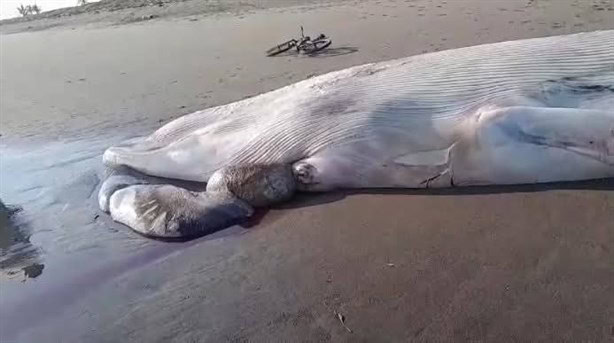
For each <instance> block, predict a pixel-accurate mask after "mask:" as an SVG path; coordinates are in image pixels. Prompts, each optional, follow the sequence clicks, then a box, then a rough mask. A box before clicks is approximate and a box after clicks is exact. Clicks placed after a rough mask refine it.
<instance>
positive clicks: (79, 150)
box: [0, 128, 236, 338]
mask: <svg viewBox="0 0 614 343" xmlns="http://www.w3.org/2000/svg"><path fill="white" fill-rule="evenodd" d="M146 129H147V128H145V129H143V128H139V129H130V128H124V129H116V130H107V132H108V133H106V134H98V135H95V136H94V135H88V136H80V137H78V138H74V137H73V138H71V139H70V140H68V139H63V140H62V139H58V140H53V141H51V140H46V141H45V140H39V141H38V142H36V143H33V142H32V141H30V142H23V141H19V140H13V141H10V142H8V141H6V140H5V141H4V142H2V144H0V156H1V157H2V159H1V163H0V190H1V193H0V199H2V201H3V202H4V203H6V204H7V205H9V206H16V207H18V208H20V210H19V211H17V213H15V214H13V215H11V216H10V221H7V222H4V223H3V225H2V227H1V228H0V243H1V244H0V287H1V288H2V297H1V298H0V301H1V305H0V317H2V318H3V320H2V325H1V326H2V328H1V329H2V330H0V331H3V337H7V338H10V337H12V335H16V334H18V333H19V332H20V331H21V330H22V329H25V328H26V327H28V326H30V325H33V324H36V322H37V321H40V320H42V319H44V318H45V317H46V316H49V315H52V314H54V313H57V312H58V311H61V310H62V308H65V307H67V306H69V305H70V304H71V303H72V302H74V301H77V300H78V299H79V298H80V297H81V296H83V295H85V294H86V293H87V292H89V291H90V290H91V289H94V288H95V286H97V285H100V284H101V283H104V282H105V281H106V280H109V279H111V278H113V277H116V276H118V275H120V274H123V273H125V272H127V271H129V270H131V269H132V268H137V267H140V266H143V265H145V264H147V263H151V262H153V261H156V260H158V259H160V258H162V257H164V256H167V255H168V254H170V253H172V252H174V251H176V250H177V249H180V248H183V247H185V245H189V244H193V243H176V244H168V243H165V242H159V241H154V240H149V239H144V238H143V237H142V236H139V235H138V234H136V233H134V232H132V231H131V230H129V229H128V228H127V227H125V226H122V225H119V224H117V223H114V222H113V221H112V220H111V219H110V217H109V216H108V215H106V214H104V213H102V212H101V211H100V210H99V209H98V204H97V194H98V189H99V186H100V182H101V178H102V175H103V172H104V167H103V165H102V163H101V162H102V161H101V157H102V153H103V151H104V149H105V148H106V147H108V146H110V145H111V144H114V143H117V142H120V141H122V140H125V139H128V138H131V137H134V136H135V135H136V134H135V132H136V131H141V130H143V131H144V130H146ZM109 132H110V133H109ZM235 230H236V229H235ZM231 231H232V230H231ZM226 233H228V231H227V232H226ZM223 234H224V233H222V235H223Z"/></svg>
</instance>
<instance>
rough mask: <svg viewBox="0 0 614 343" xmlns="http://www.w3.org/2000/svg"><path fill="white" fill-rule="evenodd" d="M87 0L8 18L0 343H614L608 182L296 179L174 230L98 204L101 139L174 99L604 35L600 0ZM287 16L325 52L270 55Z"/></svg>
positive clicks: (0, 51) (3, 32) (290, 29)
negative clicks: (289, 187) (151, 229)
mask: <svg viewBox="0 0 614 343" xmlns="http://www.w3.org/2000/svg"><path fill="white" fill-rule="evenodd" d="M134 2H135V3H139V1H137V0H134ZM109 4H115V5H117V3H114V2H109ZM92 5H94V4H92ZM115 5H113V6H115ZM97 6H98V7H91V8H90V9H87V8H86V9H71V10H58V12H55V11H52V12H53V13H51V12H50V13H48V14H44V15H43V14H41V17H40V18H34V19H31V20H23V19H20V20H15V19H12V20H7V21H2V22H0V120H1V121H0V134H1V136H0V156H1V157H0V199H2V201H3V202H4V203H6V204H9V205H15V206H19V207H21V208H22V210H21V211H19V212H18V213H16V214H15V215H14V219H15V221H16V224H17V228H14V227H13V226H8V225H5V221H4V219H3V221H2V224H3V227H1V228H0V230H2V231H0V243H1V244H0V252H1V255H0V341H1V342H5V341H6V342H43V341H44V342H118V341H121V342H225V341H231V342H247V341H250V342H252V341H254V342H261V341H274V342H278V341H305V342H320V341H322V342H327V341H332V342H339V341H343V342H356V341H361V342H362V341H364V342H380V341H381V342H390V341H489V342H490V341H595V342H601V341H608V340H612V339H614V283H613V282H612V280H614V268H613V264H612V263H613V261H614V192H613V190H614V181H613V180H597V181H591V182H579V183H567V184H552V185H531V186H514V187H480V188H466V189H454V190H446V191H410V190H406V191H405V190H397V191H369V192H335V193H327V194H301V195H300V196H298V197H297V198H296V199H294V200H293V201H291V202H290V203H287V204H284V205H282V206H278V207H276V208H273V209H271V210H269V211H266V212H263V213H260V214H259V215H258V216H257V220H254V221H253V222H252V223H250V225H248V226H246V227H233V228H229V229H227V230H223V231H220V232H218V233H216V234H214V235H211V236H207V237H203V238H200V239H196V240H193V241H189V242H183V243H178V242H173V243H169V242H160V241H154V240H149V239H146V238H143V237H141V236H139V235H137V234H135V233H133V232H132V231H130V230H129V229H128V228H127V227H124V226H122V225H118V224H116V223H113V222H112V221H111V219H110V218H109V217H108V216H106V215H105V214H103V213H101V212H100V211H99V210H98V208H97V203H96V193H97V189H98V187H99V184H100V180H101V178H102V173H103V170H102V169H103V167H102V163H101V154H102V152H103V151H104V149H105V148H106V147H108V146H110V145H113V144H116V143H118V142H121V141H122V140H125V139H127V138H131V137H135V136H141V135H146V134H148V133H150V132H151V131H152V130H154V129H155V128H157V127H159V126H160V125H162V124H163V123H166V122H168V121H170V120H172V119H174V118H177V117H179V116H181V115H183V114H187V113H191V112H194V111H196V110H200V109H203V108H207V107H211V106H215V105H220V104H225V103H229V102H233V101H237V100H240V99H243V98H246V97H249V96H253V95H256V94H260V93H263V92H266V91H269V90H272V89H276V88H278V87H281V86H284V85H288V84H291V83H294V82H297V81H300V80H303V79H305V78H309V77H312V76H315V75H319V74H322V73H326V72H329V71H333V70H338V69H342V68H345V67H349V66H353V65H358V64H363V63H368V62H374V61H382V60H388V59H394V58H400V57H405V56H410V55H415V54H421V53H428V52H432V51H439V50H444V49H451V48H456V47H463V46H470V45H475V44H482V43H490V42H497V41H505V40H512V39H522V38H530V37H542V36H549V35H559V34H566V33H573V32H582V31H592V30H599V29H614V3H612V1H609V0H591V1H588V0H587V1H582V0H526V1H525V0H507V1H484V0H458V1H456V0H448V1H444V0H406V1H384V0H382V1H371V0H369V1H316V0H313V1H304V2H299V1H288V2H286V1H255V0H254V1H252V0H249V1H248V0H246V1H227V2H216V1H194V0H188V1H183V2H173V1H160V2H159V3H158V2H156V3H155V4H153V2H152V4H146V5H143V6H141V5H139V6H138V7H131V6H123V7H117V8H116V7H112V6H111V5H105V6H106V7H105V6H102V5H97ZM135 6H136V5H135ZM300 25H303V26H304V27H305V31H306V33H308V34H310V35H312V36H315V35H317V34H318V33H320V32H323V33H326V34H327V35H329V36H331V37H332V39H333V45H332V46H331V48H330V49H328V50H326V51H324V52H322V53H321V54H319V55H317V56H312V57H308V56H296V55H281V56H278V57H266V56H265V55H264V51H265V50H267V49H268V48H269V47H271V46H273V45H274V44H276V43H279V42H283V41H285V40H287V39H289V38H291V37H294V36H297V35H299V26H300ZM613 49H614V42H613ZM11 242H13V243H11Z"/></svg>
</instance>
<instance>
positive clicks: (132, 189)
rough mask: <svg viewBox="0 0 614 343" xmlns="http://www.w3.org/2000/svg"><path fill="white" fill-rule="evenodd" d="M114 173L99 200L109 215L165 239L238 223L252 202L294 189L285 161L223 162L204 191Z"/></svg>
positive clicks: (283, 196)
mask: <svg viewBox="0 0 614 343" xmlns="http://www.w3.org/2000/svg"><path fill="white" fill-rule="evenodd" d="M112 176H113V175H112ZM116 176H117V177H118V179H116V180H114V179H109V180H108V181H106V182H108V184H107V185H106V186H104V185H103V188H104V189H105V192H103V193H104V194H102V195H101V198H100V199H99V201H100V202H103V200H104V199H106V198H107V197H108V198H109V200H108V210H109V212H110V213H111V217H112V218H113V220H115V221H117V222H120V223H122V224H124V225H126V226H129V227H130V228H132V229H133V230H135V231H137V232H139V233H141V234H143V235H145V236H149V237H155V238H167V239H187V238H194V237H198V236H203V235H206V234H210V233H213V232H215V231H218V230H222V229H224V228H227V227H229V226H232V225H235V224H239V223H241V222H243V221H244V220H246V219H247V218H249V217H250V216H251V215H252V213H253V212H254V208H255V207H264V206H268V205H272V204H275V203H278V202H282V201H286V200H288V199H290V198H291V197H292V195H293V194H294V191H295V189H296V186H295V180H294V175H293V174H292V170H291V167H290V166H289V165H246V166H230V167H225V168H222V169H220V170H218V171H217V172H215V173H214V174H213V175H212V176H211V178H210V179H209V180H208V183H207V187H206V190H205V191H191V190H188V189H186V188H182V187H179V186H175V185H171V184H148V182H147V181H152V180H153V181H158V182H160V181H164V180H162V179H156V178H151V179H152V180H144V179H140V178H138V177H136V176H134V175H126V174H120V175H116ZM144 177H145V178H147V176H144ZM106 182H105V183H106ZM129 182H133V184H131V185H130V184H127V183H129ZM167 182H169V181H167ZM109 194H110V195H109Z"/></svg>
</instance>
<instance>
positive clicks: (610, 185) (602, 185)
mask: <svg viewBox="0 0 614 343" xmlns="http://www.w3.org/2000/svg"><path fill="white" fill-rule="evenodd" d="M553 190H604V191H612V190H614V178H609V179H599V180H590V181H575V182H553V183H541V184H527V185H509V186H469V187H457V188H439V189H434V188H432V189H408V188H399V189H397V188H394V189H393V188H385V189H377V188H374V189H352V190H343V191H335V192H327V193H299V194H298V195H296V196H295V197H294V198H293V199H292V200H290V201H289V202H287V203H283V204H280V205H277V206H275V207H274V208H276V209H293V208H301V207H310V206H317V205H322V204H327V203H331V202H335V201H339V200H342V199H344V198H345V197H347V196H349V195H354V194H381V195H385V194H396V195H429V196H441V195H445V196H450V195H458V196H461V195H480V194H503V193H537V192H546V191H553Z"/></svg>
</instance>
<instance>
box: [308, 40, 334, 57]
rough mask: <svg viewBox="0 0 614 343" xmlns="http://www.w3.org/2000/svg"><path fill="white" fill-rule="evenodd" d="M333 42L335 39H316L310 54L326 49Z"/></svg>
mask: <svg viewBox="0 0 614 343" xmlns="http://www.w3.org/2000/svg"><path fill="white" fill-rule="evenodd" d="M331 44H333V41H332V40H330V39H321V40H316V41H314V42H313V48H312V49H311V51H309V52H308V53H309V54H313V53H314V52H317V51H320V50H322V49H326V48H328V47H329V46H330V45H331Z"/></svg>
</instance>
